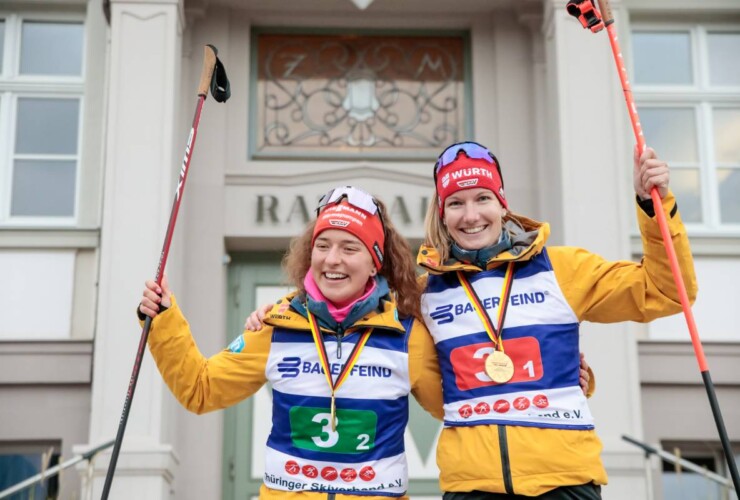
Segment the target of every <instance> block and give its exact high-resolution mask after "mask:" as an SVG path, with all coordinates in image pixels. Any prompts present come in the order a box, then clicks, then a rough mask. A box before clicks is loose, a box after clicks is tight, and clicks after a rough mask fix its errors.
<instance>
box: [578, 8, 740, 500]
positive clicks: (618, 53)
mask: <svg viewBox="0 0 740 500" xmlns="http://www.w3.org/2000/svg"><path fill="white" fill-rule="evenodd" d="M598 2H599V11H600V12H601V15H600V16H599V13H598V12H594V8H593V0H580V1H579V0H570V1H569V2H568V7H567V8H568V13H569V14H571V15H573V16H575V17H577V18H578V19H579V21H581V24H583V26H584V27H585V28H590V29H591V31H592V32H594V33H596V32H598V31H601V29H602V28H604V27H605V28H606V31H607V33H608V34H609V43H610V44H611V48H612V54H613V56H614V62H615V64H616V65H617V72H618V73H619V80H620V81H621V83H622V90H623V92H624V100H625V102H626V104H627V111H628V112H629V116H630V122H631V123H632V131H633V133H634V134H635V140H636V141H637V147H638V148H639V151H640V153H643V152H644V151H645V148H646V147H647V146H646V144H645V136H644V135H643V133H642V125H641V124H640V117H639V116H638V114H637V106H636V105H635V100H634V97H633V96H632V88H631V87H630V83H629V78H628V77H627V69H626V68H625V64H624V58H623V57H622V50H621V49H620V47H619V40H618V37H617V31H616V28H615V27H614V16H613V15H612V11H611V6H610V5H609V0H598ZM598 17H600V18H601V19H597V20H596V21H594V19H595V18H598ZM601 20H603V24H600V21H601ZM650 197H651V198H652V200H653V207H654V209H655V215H656V218H657V219H658V226H659V227H660V233H661V235H662V236H663V245H664V246H665V250H666V253H667V254H668V261H669V262H670V266H671V272H672V273H673V281H674V282H675V284H676V289H677V290H678V296H679V299H680V301H681V307H682V308H683V314H684V317H685V318H686V324H687V326H688V328H689V335H690V336H691V344H692V345H693V346H694V354H695V355H696V360H697V362H698V363H699V371H700V372H701V376H702V380H703V381H704V387H705V388H706V390H707V396H708V397H709V406H710V407H711V409H712V415H713V416H714V422H715V424H716V425H717V431H718V433H719V439H720V441H721V443H722V449H723V451H724V453H725V458H726V459H727V466H728V468H729V470H730V476H731V477H732V483H733V484H734V486H735V491H740V478H739V477H738V471H737V464H736V463H735V456H734V454H733V452H732V447H731V446H730V440H729V438H728V437H727V429H726V428H725V422H724V420H723V418H722V411H721V410H720V407H719V402H718V401H717V395H716V393H715V391H714V384H713V383H712V377H711V375H710V374H709V366H708V364H707V359H706V357H705V356H704V348H703V347H702V344H701V340H700V339H699V332H698V330H697V328H696V322H695V321H694V313H693V312H692V310H691V303H690V302H689V297H688V295H687V293H686V285H685V284H684V282H683V277H682V276H681V269H680V267H679V265H678V258H677V257H676V249H675V248H673V240H671V234H670V232H669V230H668V222H667V220H666V216H665V212H664V211H663V204H662V202H661V199H660V194H658V188H657V187H655V186H653V188H652V189H651V190H650Z"/></svg>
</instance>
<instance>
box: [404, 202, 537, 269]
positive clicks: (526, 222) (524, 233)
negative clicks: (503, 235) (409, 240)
mask: <svg viewBox="0 0 740 500" xmlns="http://www.w3.org/2000/svg"><path fill="white" fill-rule="evenodd" d="M504 230H505V231H507V232H508V233H509V236H510V237H511V245H512V246H511V248H510V249H509V250H506V251H504V252H501V253H499V254H498V255H495V256H493V257H491V258H490V259H488V262H487V263H486V269H493V268H495V267H498V266H500V265H502V264H504V263H508V262H525V261H528V260H529V259H531V258H532V257H534V256H535V255H537V254H538V253H540V252H541V251H542V249H543V248H544V247H545V243H546V241H547V237H548V236H550V225H549V224H548V223H547V222H538V221H536V220H534V219H529V218H527V217H524V216H521V215H516V214H513V213H512V214H510V217H509V218H508V219H507V221H506V223H505V224H504ZM416 263H417V264H418V265H420V266H421V267H423V268H425V269H426V270H428V271H429V272H430V273H432V274H442V273H446V272H452V271H471V272H477V271H483V270H484V269H483V268H482V267H479V266H477V265H475V264H467V263H464V262H461V261H459V260H457V259H456V258H455V257H452V256H451V257H449V258H448V259H447V260H446V261H445V262H440V258H439V252H437V250H436V249H435V248H434V247H432V246H428V245H422V246H421V248H420V249H419V253H418V255H417V257H416Z"/></svg>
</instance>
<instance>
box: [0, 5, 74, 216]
mask: <svg viewBox="0 0 740 500" xmlns="http://www.w3.org/2000/svg"><path fill="white" fill-rule="evenodd" d="M83 45H84V24H83V22H82V21H80V20H75V19H68V18H59V19H38V18H36V17H26V16H23V15H19V14H12V15H7V16H4V17H3V16H2V15H1V14H0V224H3V225H6V226H7V225H10V226H12V225H44V226H49V225H51V226H55V225H73V224H74V223H75V221H76V216H77V208H76V207H77V196H78V188H77V186H78V184H79V179H78V173H79V170H80V169H79V162H80V130H81V116H82V113H81V111H82V93H83V84H84V81H83V71H84V61H83V53H84V51H83ZM3 55H4V57H3Z"/></svg>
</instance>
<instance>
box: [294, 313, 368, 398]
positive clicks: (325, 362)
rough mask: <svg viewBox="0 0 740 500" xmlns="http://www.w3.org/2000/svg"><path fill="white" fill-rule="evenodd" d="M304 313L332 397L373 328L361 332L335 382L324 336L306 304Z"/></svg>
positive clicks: (353, 363) (349, 370)
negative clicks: (306, 315) (306, 316)
mask: <svg viewBox="0 0 740 500" xmlns="http://www.w3.org/2000/svg"><path fill="white" fill-rule="evenodd" d="M306 313H307V314H308V324H309V325H310V326H311V335H313V342H314V344H316V350H317V351H318V353H319V363H321V368H322V369H323V370H324V375H326V381H327V382H328V383H329V389H331V397H332V399H333V398H334V393H335V392H337V391H338V390H339V387H340V386H341V385H342V384H343V383H344V381H345V380H347V377H349V374H350V372H351V371H352V367H353V366H355V363H356V362H357V359H358V358H359V357H360V351H362V348H363V347H365V344H367V341H368V339H370V332H372V331H373V329H372V328H368V329H367V330H365V332H364V333H363V334H362V336H361V337H360V340H358V341H357V343H356V344H355V347H354V348H353V349H352V353H350V355H349V358H348V359H347V362H346V363H345V364H344V366H342V369H341V371H340V372H339V375H338V376H337V380H336V382H335V381H334V380H332V377H331V367H330V366H329V356H327V354H326V345H325V344H324V337H322V336H321V331H320V330H319V325H318V324H317V323H316V318H315V317H314V315H313V313H311V311H309V310H308V305H307V306H306Z"/></svg>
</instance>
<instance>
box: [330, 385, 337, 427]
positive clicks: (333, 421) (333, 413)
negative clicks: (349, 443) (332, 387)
mask: <svg viewBox="0 0 740 500" xmlns="http://www.w3.org/2000/svg"><path fill="white" fill-rule="evenodd" d="M330 418H331V431H332V432H337V405H336V404H335V403H334V393H332V394H331V415H330Z"/></svg>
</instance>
